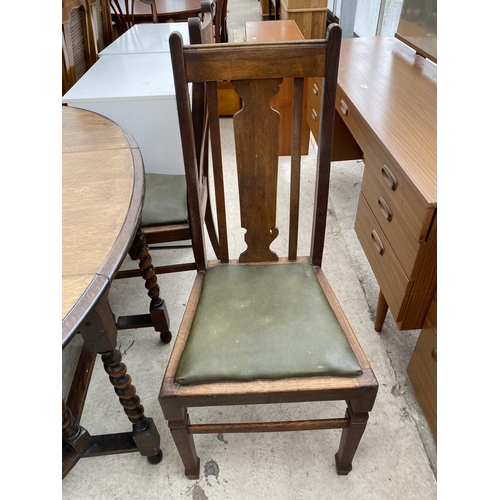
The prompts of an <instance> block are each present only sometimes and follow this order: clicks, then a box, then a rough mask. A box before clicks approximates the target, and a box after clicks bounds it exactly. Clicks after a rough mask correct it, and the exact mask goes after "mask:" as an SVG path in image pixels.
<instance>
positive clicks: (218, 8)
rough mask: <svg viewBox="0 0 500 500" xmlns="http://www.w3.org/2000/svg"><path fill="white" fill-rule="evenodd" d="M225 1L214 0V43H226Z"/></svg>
mask: <svg viewBox="0 0 500 500" xmlns="http://www.w3.org/2000/svg"><path fill="white" fill-rule="evenodd" d="M227 1H228V0H215V42H216V43H221V42H222V43H227Z"/></svg>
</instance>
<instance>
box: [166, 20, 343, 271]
mask: <svg viewBox="0 0 500 500" xmlns="http://www.w3.org/2000/svg"><path fill="white" fill-rule="evenodd" d="M340 43H341V29H340V27H339V26H338V25H335V24H332V25H330V26H329V28H328V30H327V38H326V39H325V40H299V41H283V42H278V43H269V42H268V43H244V44H213V45H201V46H183V45H182V38H181V37H180V36H179V35H178V34H176V33H173V34H172V35H171V37H170V47H171V48H170V50H171V58H172V67H173V74H174V82H175V91H176V99H177V108H178V115H179V124H180V130H181V141H182V148H183V154H184V166H185V170H186V179H188V178H189V177H190V176H191V177H194V176H196V174H197V172H198V171H199V167H198V165H197V159H196V154H195V149H194V148H193V147H192V144H194V127H193V121H192V117H191V111H190V97H189V91H188V83H189V82H192V83H193V85H194V84H195V83H198V82H204V83H205V84H206V88H207V92H208V94H207V101H208V120H209V132H210V145H211V153H212V168H213V182H214V187H215V199H216V208H217V223H218V232H219V235H218V236H219V243H220V247H221V261H222V262H228V259H229V255H228V254H229V251H228V238H227V228H226V212H225V196H226V195H225V190H224V184H223V177H224V171H223V165H222V152H221V151H222V149H221V134H220V121H219V116H218V100H217V81H218V80H229V81H231V82H232V84H233V85H234V88H235V91H236V92H237V93H238V94H239V96H240V97H241V99H242V102H243V107H242V109H241V110H240V111H238V112H237V113H236V114H235V115H234V117H233V128H234V145H235V154H236V169H237V179H238V191H239V200H238V201H239V208H240V220H241V227H242V228H244V229H245V230H246V233H245V236H244V239H245V243H246V246H247V247H246V250H245V251H244V252H242V253H241V254H240V256H239V261H240V262H272V261H277V260H278V256H277V255H276V253H275V252H274V251H272V250H271V249H270V245H271V243H272V242H273V241H274V240H275V239H276V237H277V236H278V228H277V227H276V211H277V181H278V166H279V156H278V139H279V128H280V115H279V113H278V112H277V111H275V110H274V109H273V108H272V107H271V105H270V101H271V98H272V97H273V96H274V95H275V94H277V93H278V91H279V89H280V84H281V83H282V81H283V78H291V79H293V84H292V85H293V103H292V113H293V118H292V124H293V125H292V142H291V143H292V154H291V157H290V168H289V175H290V206H289V212H290V215H289V237H288V259H289V260H296V258H297V241H298V223H299V196H300V171H301V153H300V145H301V134H302V123H303V117H302V109H303V99H304V95H305V96H307V90H306V85H307V79H308V78H312V77H320V78H324V80H323V87H322V88H323V94H322V99H321V110H320V119H319V120H320V121H319V123H320V130H319V142H318V149H317V165H316V183H315V186H316V188H315V199H314V207H313V216H312V227H313V230H312V235H311V247H310V249H311V253H310V257H311V261H312V263H313V264H314V265H317V266H320V265H321V261H322V256H323V246H324V238H325V229H326V217H327V211H328V191H329V185H330V157H331V151H332V138H333V121H334V116H335V94H336V86H337V74H338V61H339V54H340ZM226 140H228V139H227V138H226ZM187 182H188V183H189V180H188V181H187ZM190 209H191V207H190ZM196 215H198V216H199V214H196V213H194V214H192V215H191V217H195V216H196ZM193 241H194V240H193Z"/></svg>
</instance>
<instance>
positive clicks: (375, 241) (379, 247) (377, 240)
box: [372, 229, 385, 255]
mask: <svg viewBox="0 0 500 500" xmlns="http://www.w3.org/2000/svg"><path fill="white" fill-rule="evenodd" d="M372 242H373V245H374V246H375V248H376V250H377V252H378V253H379V254H380V255H384V251H385V249H384V244H383V243H382V240H381V239H380V237H379V235H378V234H377V231H375V229H374V230H373V231H372Z"/></svg>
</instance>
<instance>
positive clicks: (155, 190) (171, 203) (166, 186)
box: [141, 174, 188, 227]
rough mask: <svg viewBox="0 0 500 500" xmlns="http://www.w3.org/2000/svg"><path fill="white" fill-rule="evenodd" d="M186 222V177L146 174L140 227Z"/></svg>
mask: <svg viewBox="0 0 500 500" xmlns="http://www.w3.org/2000/svg"><path fill="white" fill-rule="evenodd" d="M186 222H188V210H187V194H186V177H185V176H184V175H170V174H146V196H145V198H144V207H143V209H142V224H141V225H142V227H151V226H162V225H167V224H184V223H186Z"/></svg>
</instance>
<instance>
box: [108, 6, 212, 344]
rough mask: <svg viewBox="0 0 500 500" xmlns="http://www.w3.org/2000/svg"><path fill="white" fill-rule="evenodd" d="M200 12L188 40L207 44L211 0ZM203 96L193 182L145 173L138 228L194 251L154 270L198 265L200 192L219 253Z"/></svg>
mask: <svg viewBox="0 0 500 500" xmlns="http://www.w3.org/2000/svg"><path fill="white" fill-rule="evenodd" d="M201 9H202V12H203V24H202V25H201V28H200V25H199V22H201V21H200V20H199V18H198V17H195V18H190V19H188V28H189V43H191V44H199V43H205V44H211V43H214V33H213V19H212V14H211V3H210V1H209V0H203V1H202V2H201ZM205 108H206V97H205V93H204V92H203V91H200V89H199V87H195V88H194V89H193V103H192V113H193V120H194V122H195V130H196V135H195V147H196V156H197V159H198V161H199V165H200V169H201V170H200V172H199V174H198V177H197V179H198V182H197V186H196V188H194V189H189V185H187V186H186V177H185V176H184V175H173V174H152V173H149V174H146V196H145V200H144V209H143V211H142V221H141V229H142V231H143V232H144V235H145V238H146V241H147V242H148V244H153V243H173V242H185V241H189V240H191V243H192V246H193V252H194V262H186V263H179V264H169V265H165V266H158V267H156V268H155V273H156V274H164V273H173V272H181V271H191V270H195V269H198V270H199V269H200V266H199V264H198V265H197V263H198V262H200V261H201V260H202V259H201V255H197V252H199V249H200V248H201V243H200V242H199V241H196V239H197V238H199V237H200V236H199V231H198V230H196V229H193V228H194V227H195V226H196V225H197V224H198V223H199V221H198V220H197V219H193V218H192V216H191V212H190V211H189V210H188V207H191V206H193V207H195V206H197V204H198V202H199V199H198V194H199V193H203V196H202V199H201V205H202V206H201V207H200V209H201V210H202V211H203V213H204V214H205V222H206V228H207V232H208V235H209V238H210V242H211V244H212V247H213V249H214V252H215V254H216V255H217V256H219V253H220V248H219V241H218V236H217V231H216V228H215V223H214V218H213V215H212V209H211V204H210V194H209V184H208V182H206V181H204V179H206V178H207V177H208V149H207V148H208V142H205V143H203V127H204V122H205V116H206V113H205ZM129 255H130V257H131V258H132V259H136V258H137V255H138V252H137V248H136V247H135V245H132V246H131V248H130V251H129ZM141 274H142V271H141V269H138V270H121V271H119V272H118V273H117V275H116V279H122V278H131V277H136V276H141ZM160 338H161V340H162V341H163V342H165V343H168V342H170V340H171V338H172V336H171V334H170V331H169V332H167V333H162V334H161V335H160Z"/></svg>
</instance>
